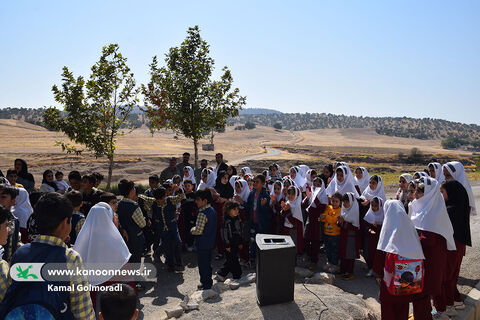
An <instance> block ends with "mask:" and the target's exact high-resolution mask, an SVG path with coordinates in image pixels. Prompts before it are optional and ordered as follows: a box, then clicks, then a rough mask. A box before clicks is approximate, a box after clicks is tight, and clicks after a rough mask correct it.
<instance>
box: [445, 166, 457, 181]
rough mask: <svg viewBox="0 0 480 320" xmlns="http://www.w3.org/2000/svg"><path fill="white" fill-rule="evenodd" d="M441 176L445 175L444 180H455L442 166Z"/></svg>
mask: <svg viewBox="0 0 480 320" xmlns="http://www.w3.org/2000/svg"><path fill="white" fill-rule="evenodd" d="M443 176H444V177H445V180H455V178H453V176H452V175H451V174H450V171H448V169H447V168H445V167H443Z"/></svg>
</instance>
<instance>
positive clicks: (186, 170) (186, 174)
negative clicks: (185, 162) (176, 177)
mask: <svg viewBox="0 0 480 320" xmlns="http://www.w3.org/2000/svg"><path fill="white" fill-rule="evenodd" d="M183 177H184V178H191V177H190V171H189V170H188V168H187V167H185V168H183Z"/></svg>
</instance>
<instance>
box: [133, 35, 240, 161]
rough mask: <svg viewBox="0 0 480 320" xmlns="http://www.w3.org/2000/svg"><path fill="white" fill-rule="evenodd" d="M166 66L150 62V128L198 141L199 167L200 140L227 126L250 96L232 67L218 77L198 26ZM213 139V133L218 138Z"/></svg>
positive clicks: (147, 99)
mask: <svg viewBox="0 0 480 320" xmlns="http://www.w3.org/2000/svg"><path fill="white" fill-rule="evenodd" d="M165 64H166V65H165V67H159V66H158V62H157V57H156V56H155V57H153V61H152V63H151V64H150V82H149V83H148V84H147V85H142V93H143V94H144V95H145V108H144V109H143V110H144V111H145V114H146V115H147V117H148V118H149V120H150V130H151V131H152V132H154V131H155V130H160V129H162V128H169V129H172V130H174V131H175V132H176V133H178V134H182V135H183V136H185V137H186V138H189V139H191V140H192V141H193V146H194V150H195V168H197V167H198V143H199V140H200V139H202V138H203V137H204V135H205V133H207V134H212V132H213V131H214V130H215V131H220V130H221V129H223V128H225V124H226V120H227V119H228V118H230V117H235V116H237V115H238V110H239V109H241V107H242V106H243V105H244V104H245V102H246V99H245V97H242V96H240V95H239V89H238V88H235V89H232V83H233V78H232V75H231V73H230V71H229V70H228V68H227V67H224V68H223V69H222V72H223V74H222V76H221V78H220V80H219V81H212V80H211V79H210V78H211V75H212V72H213V69H214V60H213V59H212V58H211V57H210V55H209V45H208V44H207V42H206V41H205V40H203V39H202V37H201V36H200V29H199V28H198V26H195V27H193V28H189V29H188V32H187V37H186V39H185V40H184V41H183V42H182V44H181V45H180V47H173V48H170V50H169V51H168V53H167V54H166V56H165ZM212 139H213V137H212Z"/></svg>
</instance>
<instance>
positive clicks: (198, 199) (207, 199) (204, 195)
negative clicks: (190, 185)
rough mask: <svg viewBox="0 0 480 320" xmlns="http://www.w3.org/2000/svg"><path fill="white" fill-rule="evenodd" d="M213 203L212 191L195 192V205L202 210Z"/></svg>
mask: <svg viewBox="0 0 480 320" xmlns="http://www.w3.org/2000/svg"><path fill="white" fill-rule="evenodd" d="M211 202H212V193H211V192H210V190H208V189H205V190H198V191H197V192H195V203H196V204H197V207H199V208H201V207H204V206H206V205H207V204H210V203H211Z"/></svg>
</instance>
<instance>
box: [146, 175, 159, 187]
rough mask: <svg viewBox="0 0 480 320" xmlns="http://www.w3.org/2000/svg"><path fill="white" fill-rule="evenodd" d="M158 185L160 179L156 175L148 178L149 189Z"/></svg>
mask: <svg viewBox="0 0 480 320" xmlns="http://www.w3.org/2000/svg"><path fill="white" fill-rule="evenodd" d="M159 183H160V178H159V177H158V175H156V174H152V175H151V176H150V177H148V185H149V186H150V189H152V190H153V189H155V188H157V187H158V184H159Z"/></svg>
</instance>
